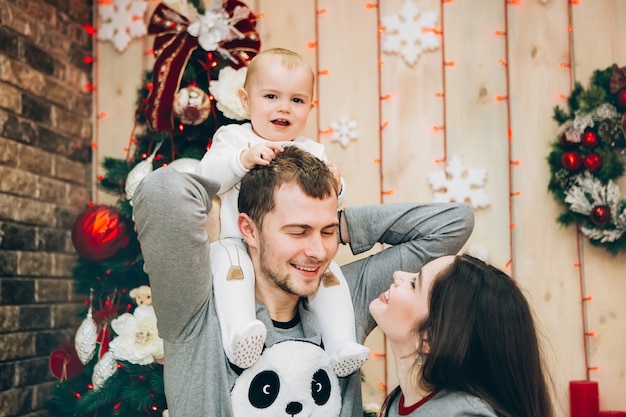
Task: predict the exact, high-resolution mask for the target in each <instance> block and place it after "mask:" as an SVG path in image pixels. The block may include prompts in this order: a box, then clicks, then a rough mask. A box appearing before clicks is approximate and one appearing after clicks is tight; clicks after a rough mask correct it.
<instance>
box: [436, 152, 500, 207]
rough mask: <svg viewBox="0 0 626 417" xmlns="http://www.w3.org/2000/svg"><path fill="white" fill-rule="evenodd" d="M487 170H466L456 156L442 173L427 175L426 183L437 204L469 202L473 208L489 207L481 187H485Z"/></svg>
mask: <svg viewBox="0 0 626 417" xmlns="http://www.w3.org/2000/svg"><path fill="white" fill-rule="evenodd" d="M486 177H487V170H485V169H467V168H466V167H465V164H464V163H463V161H462V160H461V158H459V157H458V156H453V157H452V159H450V161H449V162H448V165H447V166H446V168H445V170H444V171H438V172H433V173H432V174H428V182H429V183H430V185H431V187H432V188H433V190H434V191H438V190H442V191H439V192H435V193H434V197H435V198H434V201H437V202H449V201H456V202H462V201H465V202H469V204H470V205H471V206H472V207H474V208H484V207H487V206H489V197H488V196H487V194H486V193H485V190H483V189H482V188H477V187H482V186H483V185H485V178H486Z"/></svg>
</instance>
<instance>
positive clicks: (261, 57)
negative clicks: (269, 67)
mask: <svg viewBox="0 0 626 417" xmlns="http://www.w3.org/2000/svg"><path fill="white" fill-rule="evenodd" d="M270 62H274V63H278V64H280V65H282V66H283V67H284V68H286V69H288V70H290V71H292V70H295V69H298V68H305V69H308V70H309V71H310V72H311V90H312V89H313V83H314V82H315V76H314V74H313V70H312V69H311V66H310V65H309V64H308V63H307V62H306V61H305V60H304V58H302V56H300V55H299V54H297V53H296V52H294V51H290V50H289V49H284V48H271V49H266V50H265V51H263V52H261V53H259V54H258V55H256V56H255V57H254V58H252V60H251V61H250V63H249V64H248V71H247V72H246V80H245V81H244V84H243V87H244V88H247V87H248V82H249V81H250V80H251V79H252V78H253V77H254V76H255V74H256V73H257V71H258V69H259V68H260V67H263V66H265V65H266V64H267V63H270Z"/></svg>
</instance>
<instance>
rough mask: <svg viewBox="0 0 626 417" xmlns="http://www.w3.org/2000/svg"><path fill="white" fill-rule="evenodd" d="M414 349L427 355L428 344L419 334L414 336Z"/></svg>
mask: <svg viewBox="0 0 626 417" xmlns="http://www.w3.org/2000/svg"><path fill="white" fill-rule="evenodd" d="M415 351H416V352H419V353H421V354H424V355H427V354H429V353H430V345H429V344H428V340H427V339H425V338H424V339H423V338H422V336H421V335H419V334H418V335H417V336H416V337H415Z"/></svg>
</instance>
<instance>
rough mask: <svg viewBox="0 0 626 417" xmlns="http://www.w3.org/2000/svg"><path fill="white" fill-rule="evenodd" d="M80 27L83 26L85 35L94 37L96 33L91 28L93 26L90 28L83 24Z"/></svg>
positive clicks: (88, 25)
mask: <svg viewBox="0 0 626 417" xmlns="http://www.w3.org/2000/svg"><path fill="white" fill-rule="evenodd" d="M82 26H83V29H84V30H85V32H87V34H88V35H89V36H93V35H94V33H96V28H94V27H93V26H91V25H90V24H88V23H83V25H82Z"/></svg>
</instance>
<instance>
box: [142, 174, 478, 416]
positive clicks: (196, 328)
mask: <svg viewBox="0 0 626 417" xmlns="http://www.w3.org/2000/svg"><path fill="white" fill-rule="evenodd" d="M218 188H219V186H218V184H217V183H215V182H214V181H211V180H207V179H204V178H200V177H197V176H194V175H191V174H185V173H179V172H177V171H176V170H175V169H174V168H159V169H157V170H155V171H154V172H153V173H151V174H150V175H148V176H147V177H146V178H145V179H144V180H143V181H142V183H141V184H140V186H139V187H138V188H137V190H136V192H135V195H134V198H133V205H134V209H133V215H134V217H135V221H136V226H137V229H138V232H139V242H140V244H141V248H142V253H143V257H144V261H145V266H144V268H145V271H146V272H147V274H148V276H149V279H150V286H151V288H152V298H153V305H154V309H155V313H156V316H157V320H158V329H159V334H160V336H161V337H162V338H163V340H164V347H165V367H164V383H165V395H166V399H167V403H168V408H169V414H170V417H209V416H211V417H222V416H232V409H231V405H230V390H231V388H232V387H233V385H234V382H235V380H236V378H237V375H238V374H237V373H236V372H235V371H234V370H233V369H232V368H231V366H230V365H229V363H228V361H227V359H226V356H225V354H224V352H223V349H222V343H221V339H220V338H221V336H220V329H219V323H218V319H217V315H216V312H215V306H214V304H215V303H214V301H213V292H212V287H211V272H210V267H209V265H210V264H209V253H210V244H209V241H208V237H207V234H206V232H205V230H204V227H203V226H204V222H205V219H206V215H207V213H208V211H209V209H210V207H211V199H212V197H213V196H214V194H215V193H216V192H217V190H218ZM345 216H346V220H347V222H348V226H349V230H350V238H351V241H352V243H351V249H352V252H353V253H354V254H359V253H362V252H364V251H367V250H369V249H371V248H373V247H374V245H376V243H385V244H388V245H392V246H390V247H388V248H386V249H385V250H383V251H381V252H378V253H375V254H373V255H370V256H368V257H366V258H363V259H360V260H357V261H355V262H353V263H350V264H348V265H345V266H344V267H342V270H343V272H344V275H345V276H346V279H347V281H348V284H349V286H350V291H351V294H352V302H353V305H354V309H355V319H356V322H357V323H356V331H357V340H358V341H359V342H361V343H362V342H364V341H365V338H366V337H367V335H368V334H369V333H370V332H371V331H372V329H373V328H374V327H375V322H374V320H373V318H372V317H371V315H370V314H369V309H368V306H369V303H370V302H371V300H373V299H374V298H376V297H377V296H378V295H379V294H380V293H381V292H383V291H385V290H386V289H387V288H388V287H389V285H390V284H391V282H392V274H393V272H394V271H396V270H405V271H418V270H419V269H420V268H421V267H422V265H423V264H424V263H426V262H428V261H429V260H431V259H433V258H435V257H439V256H442V255H446V254H455V253H457V251H459V250H460V249H461V247H462V246H463V244H464V243H465V242H466V240H467V239H468V237H469V235H470V233H471V231H472V228H473V213H472V210H471V209H470V208H469V207H468V206H467V205H465V204H456V203H433V204H422V205H419V204H386V205H373V206H362V207H353V208H346V209H345ZM299 312H300V318H301V320H300V322H299V323H298V324H296V325H295V326H294V327H291V328H289V329H282V328H276V327H274V324H273V323H272V320H271V319H270V318H269V316H268V313H267V311H266V310H265V308H264V307H263V306H262V305H258V306H257V317H258V318H259V320H261V321H263V322H264V323H265V325H266V327H267V329H268V336H267V340H266V346H268V347H269V346H271V345H272V344H273V343H275V342H277V341H279V340H285V339H293V338H301V339H308V340H311V341H316V342H319V341H320V334H319V331H318V330H317V327H316V321H315V318H314V317H312V314H311V313H310V312H309V311H308V310H307V308H306V306H305V305H304V303H301V306H300V308H299ZM340 385H341V391H342V409H341V417H357V416H359V417H361V416H362V415H363V412H362V401H361V381H360V374H359V372H355V373H353V374H352V375H350V376H348V377H346V378H340Z"/></svg>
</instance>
